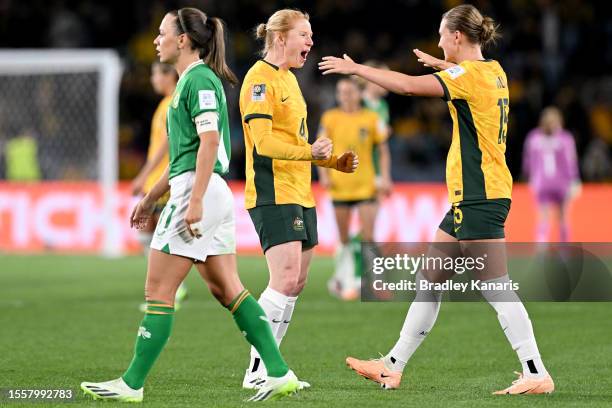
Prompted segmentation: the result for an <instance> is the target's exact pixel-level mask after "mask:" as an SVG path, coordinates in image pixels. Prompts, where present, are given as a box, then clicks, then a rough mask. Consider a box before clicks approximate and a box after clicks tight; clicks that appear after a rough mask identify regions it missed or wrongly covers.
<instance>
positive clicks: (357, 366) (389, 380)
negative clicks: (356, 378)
mask: <svg viewBox="0 0 612 408" xmlns="http://www.w3.org/2000/svg"><path fill="white" fill-rule="evenodd" d="M346 365H347V366H349V368H351V369H352V370H354V371H355V372H357V374H359V375H360V376H362V377H364V378H367V379H369V380H372V381H376V382H377V383H379V384H380V386H381V387H382V388H384V389H386V390H392V389H395V388H398V387H399V386H400V382H401V381H402V373H400V372H396V371H391V370H389V369H388V368H387V367H385V363H383V361H382V359H376V360H358V359H356V358H353V357H347V358H346Z"/></svg>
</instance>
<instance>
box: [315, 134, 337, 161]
mask: <svg viewBox="0 0 612 408" xmlns="http://www.w3.org/2000/svg"><path fill="white" fill-rule="evenodd" d="M332 148H333V145H332V141H331V140H329V139H328V138H326V137H320V138H318V139H317V140H316V141H315V142H314V143H313V144H312V148H311V149H312V157H313V158H314V159H315V160H327V159H329V158H330V157H331V153H332Z"/></svg>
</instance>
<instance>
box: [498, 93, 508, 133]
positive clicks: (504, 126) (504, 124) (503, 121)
mask: <svg viewBox="0 0 612 408" xmlns="http://www.w3.org/2000/svg"><path fill="white" fill-rule="evenodd" d="M497 106H499V136H498V138H497V143H498V144H502V143H506V136H507V133H508V98H499V99H498V100H497Z"/></svg>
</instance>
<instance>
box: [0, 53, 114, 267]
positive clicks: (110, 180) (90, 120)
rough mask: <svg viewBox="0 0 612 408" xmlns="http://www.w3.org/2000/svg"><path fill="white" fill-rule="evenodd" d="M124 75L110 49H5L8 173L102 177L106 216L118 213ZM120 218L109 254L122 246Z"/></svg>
mask: <svg viewBox="0 0 612 408" xmlns="http://www.w3.org/2000/svg"><path fill="white" fill-rule="evenodd" d="M121 73H122V68H121V64H120V61H119V58H118V56H117V54H116V53H115V52H114V51H110V50H0V149H1V150H3V151H4V153H5V154H4V155H3V157H2V159H1V160H2V161H3V163H2V165H0V168H1V169H2V170H0V176H1V177H0V179H2V178H4V179H8V180H16V181H41V182H49V181H70V182H72V181H80V182H83V181H86V182H87V181H89V182H91V181H94V182H97V183H98V185H99V188H100V191H101V197H102V198H101V200H102V203H101V205H100V207H101V208H102V210H101V212H102V214H99V216H101V217H102V218H103V219H107V220H111V219H113V216H112V212H113V211H114V210H113V209H114V206H115V202H114V201H115V194H116V183H117V171H118V163H117V161H118V153H117V150H118V146H117V144H118V141H117V133H118V111H119V109H118V104H119V85H120V81H121ZM28 146H35V148H34V149H35V150H36V152H37V153H36V154H35V159H32V158H31V157H30V156H28V154H27V152H28ZM20 149H21V150H20ZM15 152H17V153H15ZM0 156H1V155H0ZM115 224H116V223H114V222H108V223H106V224H104V226H103V238H102V245H101V248H100V250H101V252H102V253H103V254H105V255H109V256H112V255H116V254H118V253H119V251H120V248H118V245H117V242H118V240H117V239H116V238H117V233H118V230H117V226H116V225H115Z"/></svg>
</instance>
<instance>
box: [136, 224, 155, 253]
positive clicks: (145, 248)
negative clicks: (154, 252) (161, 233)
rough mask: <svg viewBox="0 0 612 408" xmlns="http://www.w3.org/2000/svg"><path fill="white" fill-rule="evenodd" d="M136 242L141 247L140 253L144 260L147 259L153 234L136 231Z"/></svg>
mask: <svg viewBox="0 0 612 408" xmlns="http://www.w3.org/2000/svg"><path fill="white" fill-rule="evenodd" d="M137 235H138V242H139V243H140V245H142V252H143V253H144V256H145V258H148V257H149V251H150V250H151V248H150V247H151V240H153V234H152V233H150V232H143V231H138V234H137Z"/></svg>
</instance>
